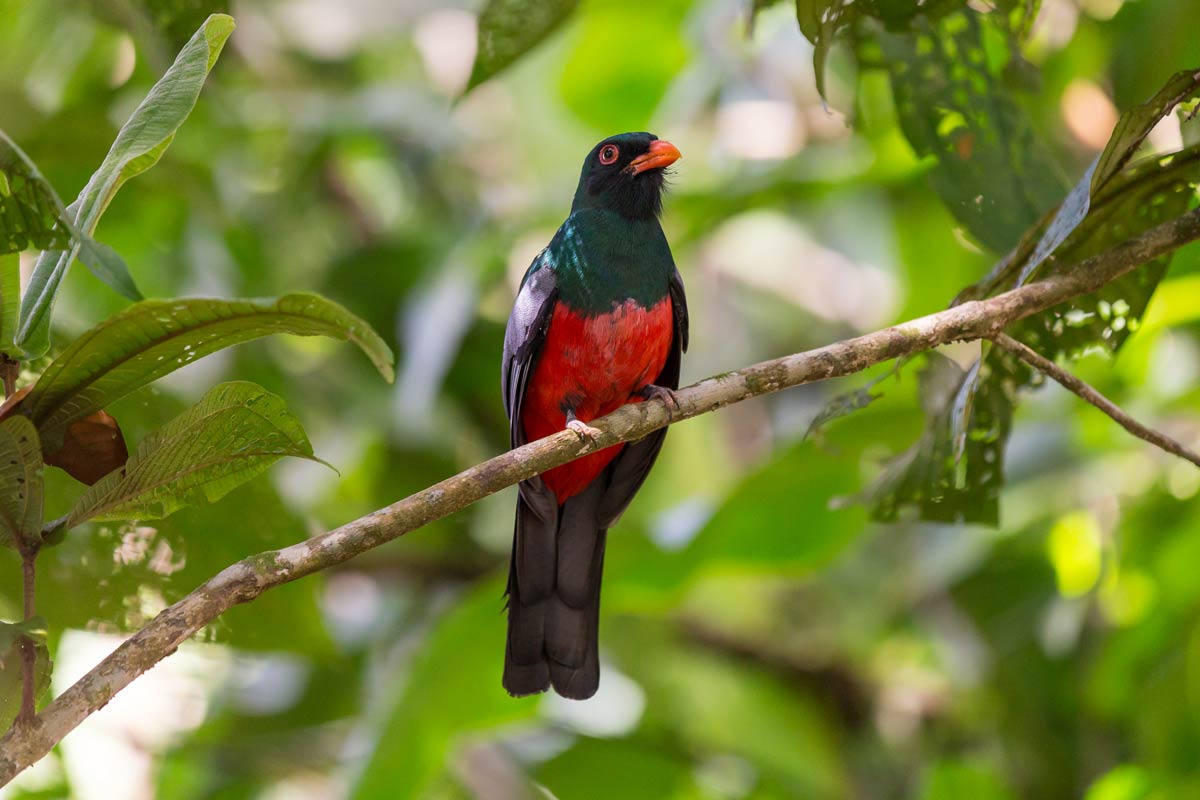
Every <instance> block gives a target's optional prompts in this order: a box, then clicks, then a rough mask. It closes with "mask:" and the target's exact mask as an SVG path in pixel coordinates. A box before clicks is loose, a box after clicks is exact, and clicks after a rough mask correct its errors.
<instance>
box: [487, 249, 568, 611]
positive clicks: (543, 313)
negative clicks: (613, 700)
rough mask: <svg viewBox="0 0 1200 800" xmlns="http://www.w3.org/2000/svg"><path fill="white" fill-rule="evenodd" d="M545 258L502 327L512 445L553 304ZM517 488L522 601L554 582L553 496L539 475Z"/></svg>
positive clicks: (545, 255)
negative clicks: (505, 325) (523, 598)
mask: <svg viewBox="0 0 1200 800" xmlns="http://www.w3.org/2000/svg"><path fill="white" fill-rule="evenodd" d="M550 258H551V255H550V251H549V249H547V250H543V251H542V252H541V254H540V255H539V256H538V257H537V258H536V259H535V260H534V262H533V265H532V266H530V268H529V272H528V273H527V274H526V276H525V280H524V282H523V283H522V284H521V290H520V291H519V292H518V293H517V300H516V302H515V303H514V304H513V310H512V314H511V315H510V316H509V318H508V327H507V328H505V330H504V360H503V363H502V367H501V373H500V386H501V390H502V391H503V393H504V410H505V411H506V412H507V413H508V436H509V443H510V445H511V446H512V447H520V446H521V445H523V444H525V443H526V442H525V432H524V431H523V430H522V429H521V406H522V404H523V403H524V400H525V390H526V388H527V387H528V385H529V381H530V379H531V378H532V377H533V373H534V370H535V369H537V363H538V358H539V357H540V356H541V353H542V346H543V345H544V344H545V343H546V331H547V329H548V328H549V327H550V318H551V317H552V316H553V315H554V305H555V303H556V302H558V284H557V282H556V281H555V278H554V270H553V269H552V267H551V265H550ZM519 489H520V497H519V498H518V500H517V532H516V545H515V547H514V548H513V550H514V552H513V558H514V563H515V567H516V569H515V572H516V574H517V575H518V576H519V578H520V579H521V580H522V586H521V589H522V595H523V596H524V597H525V598H526V599H527V600H536V599H540V598H541V597H543V596H545V595H548V594H549V593H550V591H551V589H552V588H553V586H554V564H555V550H556V547H555V536H556V533H557V526H558V498H556V497H555V496H554V492H552V491H550V489H549V488H547V486H546V484H545V483H543V482H542V479H541V478H540V477H535V478H531V479H529V480H527V481H522V482H521V485H520V487H519Z"/></svg>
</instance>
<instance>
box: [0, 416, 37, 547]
mask: <svg viewBox="0 0 1200 800" xmlns="http://www.w3.org/2000/svg"><path fill="white" fill-rule="evenodd" d="M42 502H43V486H42V449H41V447H40V445H39V444H38V435H37V431H36V430H35V429H34V427H33V423H31V422H30V421H29V419H28V418H27V417H23V416H19V415H18V416H12V417H9V418H8V419H6V420H4V421H3V422H0V545H5V546H8V547H16V548H18V549H21V548H22V547H24V546H25V544H26V543H28V544H35V543H36V542H37V540H38V538H39V536H40V534H41V530H42Z"/></svg>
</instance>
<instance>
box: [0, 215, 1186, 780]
mask: <svg viewBox="0 0 1200 800" xmlns="http://www.w3.org/2000/svg"><path fill="white" fill-rule="evenodd" d="M1196 239H1200V209H1196V210H1193V211H1190V212H1188V213H1187V214H1184V215H1183V216H1181V217H1178V218H1176V219H1173V220H1171V221H1170V222H1167V223H1164V224H1163V225H1160V226H1158V227H1156V228H1152V229H1151V230H1149V231H1147V232H1146V233H1144V234H1143V235H1141V236H1139V237H1137V238H1135V239H1131V240H1129V241H1127V242H1125V243H1124V244H1122V245H1120V246H1118V247H1116V248H1113V249H1112V250H1110V251H1108V252H1105V253H1102V254H1100V255H1097V256H1094V257H1092V258H1089V259H1087V260H1086V261H1083V262H1082V263H1080V264H1079V265H1077V266H1076V267H1075V268H1074V269H1072V270H1070V271H1067V272H1063V273H1061V274H1058V275H1054V276H1052V277H1050V278H1047V279H1046V280H1044V281H1040V282H1038V283H1033V284H1029V285H1027V286H1023V287H1021V288H1018V289H1014V290H1012V291H1010V292H1006V293H1004V294H1001V295H997V296H996V297H992V298H989V299H987V300H976V301H971V302H967V303H963V304H962V305H958V306H955V307H953V308H950V309H947V310H945V311H941V312H939V313H937V314H930V315H928V316H925V317H920V318H918V319H915V320H910V321H908V322H903V323H900V324H899V325H894V326H892V327H890V328H885V329H883V330H880V331H875V332H874V333H868V334H865V335H863V336H858V337H855V338H853V339H847V340H845V341H841V342H836V343H834V344H831V345H827V346H825V347H821V348H818V349H816V350H810V351H808V352H806V353H797V354H795V355H790V356H784V357H783V358H777V359H773V360H770V361H764V362H761V363H759V364H755V365H753V366H750V367H746V368H745V369H741V370H737V371H735V372H729V373H726V374H724V375H718V376H715V377H712V378H708V379H706V380H703V381H700V382H699V383H695V384H693V385H691V386H688V387H687V388H684V389H680V390H679V391H678V392H676V393H675V398H676V400H677V401H678V406H677V407H675V408H670V407H668V406H667V404H666V403H664V402H663V401H662V400H649V401H646V402H644V403H635V404H631V405H627V406H624V407H623V408H620V409H618V410H617V411H615V412H613V413H612V414H609V415H608V416H606V417H603V418H601V419H599V420H594V421H593V422H592V423H591V425H593V426H594V427H596V428H599V429H600V431H601V434H600V435H599V436H597V437H596V438H595V439H592V440H589V439H581V438H580V437H579V436H578V435H576V434H575V433H574V432H573V431H561V432H559V433H556V434H554V435H553V436H547V437H546V438H545V439H540V440H538V441H536V442H531V443H529V444H527V445H525V446H523V447H520V448H518V449H516V450H510V451H509V452H507V453H504V454H502V455H499V456H496V457H495V458H492V459H490V460H488V461H485V462H483V463H482V464H479V465H476V466H474V467H471V468H470V469H467V470H465V471H463V472H460V473H459V474H457V475H455V476H454V477H452V478H447V479H446V480H444V481H442V482H441V483H438V484H435V485H434V486H431V487H429V488H428V489H424V490H422V491H420V492H417V493H416V494H414V495H411V496H410V497H407V498H405V499H404V500H401V501H399V502H397V503H393V504H392V505H390V506H387V507H386V508H382V509H380V510H378V511H375V512H373V513H371V514H368V515H367V516H365V517H361V518H359V519H356V520H354V521H353V522H348V523H346V524H345V525H343V526H341V527H340V528H336V529H334V530H332V531H328V532H326V533H323V534H321V535H319V536H315V537H313V538H312V539H309V540H307V541H304V542H300V543H298V544H294V545H292V546H290V547H285V548H283V549H281V550H273V551H269V552H266V553H260V554H258V555H255V556H250V557H249V558H245V559H243V560H241V561H239V562H237V563H236V564H234V565H232V566H230V567H228V568H226V569H225V570H223V571H222V572H220V573H219V574H218V575H216V576H215V577H213V578H212V579H211V580H209V581H207V582H206V583H205V584H203V585H202V586H200V587H199V588H197V589H196V590H195V591H193V592H192V593H191V594H189V595H188V596H187V597H184V598H183V599H182V600H180V601H179V602H177V603H175V604H174V605H172V606H170V607H169V608H167V609H166V610H164V611H163V612H162V613H160V614H159V615H158V616H156V617H155V618H154V619H153V620H151V621H150V622H149V623H148V624H147V625H146V627H144V628H142V629H141V630H140V631H138V632H137V633H135V634H134V635H133V636H131V637H130V638H129V639H127V640H126V641H125V642H124V643H123V644H122V645H121V646H120V647H118V648H117V649H116V650H115V651H114V652H113V653H112V654H111V655H109V656H108V657H107V658H105V659H104V660H103V661H101V662H100V663H99V664H98V665H97V666H96V667H95V668H94V669H92V670H91V671H90V672H88V673H87V674H86V675H84V676H83V677H82V678H80V679H79V680H78V681H77V682H76V683H75V684H74V685H73V686H71V687H70V688H69V689H67V690H66V691H65V692H63V693H62V695H60V696H59V697H58V698H57V699H55V700H54V701H53V702H52V703H50V705H49V706H47V707H46V708H45V709H44V710H43V711H42V713H41V714H40V715H38V716H37V717H36V718H35V719H34V721H33V722H32V723H31V724H29V725H26V726H22V727H20V728H14V729H13V730H10V731H9V732H8V733H7V734H6V735H5V736H4V738H3V739H0V786H2V785H4V784H5V783H7V782H8V781H10V780H12V778H13V776H15V775H16V774H17V773H18V772H20V771H21V770H22V769H24V768H25V767H27V766H29V765H31V764H33V763H34V762H35V761H37V760H38V759H39V758H41V757H42V756H44V755H45V754H46V753H48V752H49V751H50V749H51V748H52V747H53V746H54V745H55V744H56V743H57V742H59V741H60V740H61V739H62V738H63V737H64V736H66V735H67V734H68V733H69V732H70V731H71V730H73V729H74V728H75V727H76V726H77V725H79V723H80V722H82V721H83V720H84V719H86V718H87V717H88V716H89V715H90V714H92V713H94V712H95V711H97V710H99V709H100V708H102V707H103V706H104V705H105V704H106V703H108V701H109V700H111V699H112V697H113V695H115V694H116V693H117V692H119V691H121V690H122V689H124V688H125V687H126V686H128V685H129V684H130V682H132V681H133V680H134V679H135V678H137V677H138V676H139V675H141V674H142V673H143V672H145V671H146V670H148V669H150V668H151V667H153V666H154V665H155V664H157V663H158V662H159V661H161V660H162V659H164V658H166V657H167V656H168V655H170V654H171V653H173V652H175V650H176V648H178V647H179V645H181V644H182V643H183V642H185V641H187V639H188V638H189V637H191V636H192V635H193V634H195V633H196V632H197V631H199V630H200V629H201V628H203V627H204V626H205V625H207V624H209V623H210V622H212V621H213V620H214V619H216V618H217V617H218V616H219V615H220V614H222V613H224V612H225V611H226V610H228V609H229V608H231V607H233V606H234V605H237V604H239V603H246V602H249V601H251V600H254V599H255V598H256V597H258V596H259V595H261V594H262V593H263V592H265V591H267V590H268V589H271V588H274V587H276V586H280V585H282V584H285V583H289V582H291V581H294V580H296V579H298V578H302V577H304V576H305V575H310V574H312V573H314V572H317V571H320V570H323V569H327V568H329V567H332V566H335V565H337V564H341V563H343V562H345V561H348V560H349V559H351V558H353V557H354V556H356V555H359V554H360V553H363V552H365V551H367V550H370V549H372V548H374V547H378V546H379V545H381V544H384V543H386V542H390V541H391V540H393V539H395V538H397V537H399V536H402V535H404V534H406V533H408V532H409V531H413V530H416V529H417V528H420V527H422V526H424V525H427V524H429V523H430V522H433V521H434V520H438V519H441V518H443V517H447V516H449V515H450V514H453V513H454V512H456V511H459V510H461V509H463V508H466V507H467V506H469V505H471V504H472V503H475V502H476V501H478V500H481V499H483V498H484V497H487V496H488V495H490V494H493V493H495V492H497V491H499V490H501V489H503V488H505V487H508V486H512V485H513V484H515V483H518V482H519V481H522V480H525V479H527V478H531V477H533V476H534V475H538V474H540V473H542V472H545V471H547V470H549V469H553V468H554V467H557V466H561V465H562V464H565V463H567V462H568V461H573V460H574V459H576V458H579V457H580V456H583V455H586V454H588V453H592V452H595V451H597V450H601V449H603V448H606V447H611V446H612V445H615V444H619V443H621V442H629V441H634V440H636V439H641V438H642V437H644V436H646V435H647V434H648V433H651V432H652V431H655V430H658V429H659V428H663V427H665V426H667V425H670V424H672V423H675V422H680V421H682V420H685V419H690V418H691V417H695V416H699V415H701V414H707V413H709V412H712V411H716V410H717V409H719V408H723V407H725V406H727V405H731V404H733V403H737V402H741V401H742V400H746V399H748V398H751V397H757V396H759V395H764V394H770V393H772V392H778V391H780V390H781V389H786V388H789V387H792V386H799V385H801V384H806V383H813V382H816V381H821V380H825V379H827V378H835V377H840V376H844V375H851V374H854V373H857V372H861V371H863V370H865V369H867V368H868V367H871V366H874V365H875V364H879V363H882V362H884V361H890V360H891V359H894V358H899V357H900V356H906V355H910V354H912V353H917V352H921V351H923V350H929V349H932V348H934V347H938V346H940V345H944V344H949V343H951V342H957V341H973V340H979V339H994V338H995V337H997V336H999V335H1000V334H1001V332H1002V331H1003V330H1004V328H1005V327H1006V326H1007V325H1009V324H1010V323H1012V322H1015V321H1016V320H1018V319H1023V318H1025V317H1028V316H1030V315H1033V314H1036V313H1038V312H1039V311H1044V310H1046V309H1048V308H1050V307H1052V306H1054V305H1057V304H1058V303H1061V302H1063V301H1065V300H1067V299H1069V298H1071V297H1075V296H1077V295H1081V294H1087V293H1089V292H1093V291H1095V290H1096V289H1098V288H1100V287H1101V286H1103V285H1105V284H1106V283H1108V282H1110V281H1112V280H1115V279H1116V278H1119V277H1120V276H1121V275H1124V274H1125V273H1127V272H1130V271H1131V270H1133V269H1135V268H1136V267H1137V266H1139V265H1141V264H1144V263H1146V262H1147V261H1150V260H1152V259H1154V258H1157V257H1158V256H1161V255H1164V254H1166V253H1169V252H1171V251H1172V250H1175V249H1176V248H1178V247H1181V246H1182V245H1184V244H1187V243H1188V242H1191V241H1194V240H1196Z"/></svg>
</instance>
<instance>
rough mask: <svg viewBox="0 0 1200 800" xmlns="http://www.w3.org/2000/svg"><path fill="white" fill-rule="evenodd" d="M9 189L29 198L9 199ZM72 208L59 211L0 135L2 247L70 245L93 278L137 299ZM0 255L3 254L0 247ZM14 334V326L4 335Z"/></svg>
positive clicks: (32, 169)
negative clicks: (77, 222)
mask: <svg viewBox="0 0 1200 800" xmlns="http://www.w3.org/2000/svg"><path fill="white" fill-rule="evenodd" d="M13 187H17V188H18V189H20V190H21V191H22V192H23V193H25V194H26V195H31V196H25V197H24V198H22V197H21V193H16V194H10V192H11V190H12V188H13ZM5 203H10V204H15V206H16V208H11V207H8V208H6V207H5ZM73 209H74V206H72V210H68V209H66V208H63V204H62V200H60V199H59V197H58V194H57V193H56V192H55V191H54V187H52V186H51V185H50V183H49V182H48V181H47V180H46V179H45V178H43V177H42V174H41V172H39V171H38V169H37V167H36V166H35V165H34V163H33V162H32V161H31V160H30V159H29V157H28V156H27V155H25V152H24V151H23V150H21V148H20V147H18V146H17V144H16V143H15V142H13V141H12V140H11V139H9V138H8V137H7V136H5V135H4V133H3V132H0V239H7V242H8V244H7V247H9V248H15V250H14V252H19V251H20V250H24V249H26V248H27V247H28V246H30V245H32V246H35V247H38V248H39V249H43V250H53V249H55V248H61V247H63V246H64V244H66V243H67V242H70V243H72V244H73V246H74V247H76V248H77V249H78V254H79V260H80V261H82V262H83V263H84V265H85V266H87V268H88V269H89V270H91V272H92V274H93V275H95V276H96V277H97V278H99V279H100V280H101V281H103V282H104V283H106V284H108V285H109V286H111V287H112V288H114V289H116V290H117V291H118V292H120V293H121V294H122V295H124V296H125V297H128V298H129V299H130V300H141V299H142V296H141V293H140V292H138V289H137V286H135V285H134V283H133V278H132V277H131V276H130V274H129V267H127V266H126V265H125V262H124V261H123V260H122V259H121V257H120V256H119V255H117V253H116V251H114V250H113V249H112V248H111V247H107V246H106V245H102V244H100V243H99V242H97V241H95V240H93V239H92V238H91V237H90V236H88V235H87V234H85V233H82V232H81V231H80V230H79V229H78V228H77V227H76V226H75V212H74V210H73ZM31 220H32V221H31ZM64 234H65V235H64ZM0 252H7V251H6V250H5V248H0ZM18 288H19V287H18ZM19 309H20V303H19V302H14V303H13V306H12V313H13V314H14V315H15V314H17V313H18V310H19ZM15 329H16V323H15V321H14V323H13V325H12V326H11V327H10V328H9V330H10V331H13V330H15ZM11 338H12V334H11V333H10V334H9V339H11ZM0 341H2V340H0Z"/></svg>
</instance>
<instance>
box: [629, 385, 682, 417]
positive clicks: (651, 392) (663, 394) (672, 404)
mask: <svg viewBox="0 0 1200 800" xmlns="http://www.w3.org/2000/svg"><path fill="white" fill-rule="evenodd" d="M638 394H639V395H641V397H642V399H643V400H651V399H655V398H657V399H658V400H662V401H663V402H664V403H665V404H666V406H667V408H669V409H670V410H672V411H678V410H679V400H678V398H676V397H675V392H673V391H671V390H670V389H668V388H667V387H665V386H655V385H654V384H652V383H648V384H646V385H645V386H643V387H642V388H641V389H640V390H639V391H638Z"/></svg>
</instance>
